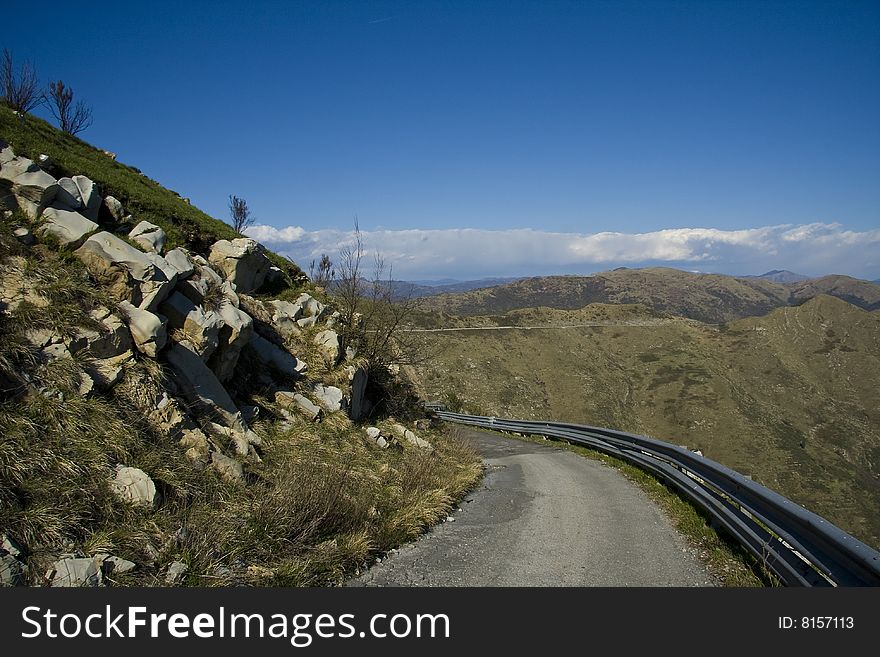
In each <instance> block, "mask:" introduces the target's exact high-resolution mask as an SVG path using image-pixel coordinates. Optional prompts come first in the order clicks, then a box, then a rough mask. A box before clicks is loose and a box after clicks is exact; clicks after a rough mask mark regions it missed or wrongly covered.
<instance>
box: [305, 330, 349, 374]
mask: <svg viewBox="0 0 880 657" xmlns="http://www.w3.org/2000/svg"><path fill="white" fill-rule="evenodd" d="M312 342H314V343H315V344H316V345H317V346H318V349H319V350H320V351H321V353H322V354H323V355H324V357H325V359H326V360H327V361H328V362H329V363H330V364H331V365H336V363H338V362H339V355H340V351H341V347H342V343H341V341H340V339H339V334H338V333H337V332H336V331H333V330H331V329H327V330H325V331H321V332H319V333H317V334H316V335H315V337H314V338H312Z"/></svg>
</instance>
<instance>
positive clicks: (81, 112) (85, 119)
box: [47, 80, 92, 135]
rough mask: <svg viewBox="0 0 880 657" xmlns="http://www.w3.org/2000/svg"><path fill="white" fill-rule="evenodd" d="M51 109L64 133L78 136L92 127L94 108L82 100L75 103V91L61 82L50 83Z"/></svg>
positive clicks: (49, 97) (49, 98) (49, 99)
mask: <svg viewBox="0 0 880 657" xmlns="http://www.w3.org/2000/svg"><path fill="white" fill-rule="evenodd" d="M47 98H48V101H49V109H50V110H51V111H52V115H53V116H54V117H55V119H56V120H57V121H58V125H59V127H60V128H61V130H62V131H63V132H66V133H67V134H69V135H77V134H79V133H80V132H82V131H83V130H85V129H86V128H88V127H89V126H90V125H92V108H91V107H89V106H88V105H86V104H84V103H83V102H82V101H81V100H78V101H76V104H75V105H74V103H73V89H72V88H71V87H68V86H66V85H65V84H64V83H63V82H62V81H61V80H56V81H55V82H50V83H49V92H48V96H47Z"/></svg>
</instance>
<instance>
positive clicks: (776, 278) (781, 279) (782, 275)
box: [743, 269, 810, 284]
mask: <svg viewBox="0 0 880 657" xmlns="http://www.w3.org/2000/svg"><path fill="white" fill-rule="evenodd" d="M743 278H763V279H764V280H765V281H773V282H774V283H782V284H785V283H798V282H800V281H805V280H807V279H809V278H810V277H809V276H804V275H803V274H795V273H794V272H793V271H788V270H787V269H774V270H773V271H768V272H767V273H765V274H761V275H760V276H743Z"/></svg>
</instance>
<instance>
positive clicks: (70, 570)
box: [46, 557, 103, 587]
mask: <svg viewBox="0 0 880 657" xmlns="http://www.w3.org/2000/svg"><path fill="white" fill-rule="evenodd" d="M46 579H48V580H50V585H51V586H61V587H74V586H77V587H78V586H90V587H95V586H101V585H102V583H103V573H102V572H101V562H99V561H98V560H97V559H95V558H80V559H77V558H74V557H62V558H61V559H59V560H58V561H56V562H55V563H53V564H52V567H51V568H50V569H49V572H48V573H46Z"/></svg>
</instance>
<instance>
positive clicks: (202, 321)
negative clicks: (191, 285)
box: [159, 292, 223, 361]
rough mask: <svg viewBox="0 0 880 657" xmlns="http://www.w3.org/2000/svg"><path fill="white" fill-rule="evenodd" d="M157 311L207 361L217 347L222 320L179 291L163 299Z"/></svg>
mask: <svg viewBox="0 0 880 657" xmlns="http://www.w3.org/2000/svg"><path fill="white" fill-rule="evenodd" d="M159 311H160V312H161V313H162V314H163V315H164V316H165V317H167V318H168V326H170V327H171V328H174V329H177V330H178V331H180V332H181V333H182V335H183V338H184V339H186V340H188V341H189V342H190V343H191V344H192V345H193V347H195V351H196V353H197V354H199V356H201V357H202V360H205V361H207V360H208V358H210V357H211V354H212V353H214V350H215V349H216V348H217V345H218V340H219V335H220V329H221V327H222V326H223V320H222V318H221V317H220V315H218V314H217V313H215V312H214V311H212V310H205V308H204V307H202V306H196V305H195V304H193V302H192V301H190V300H189V299H188V298H187V297H185V296H184V295H182V294H181V293H180V292H174V293H173V294H172V295H171V296H170V297H168V299H167V300H165V301H164V302H163V303H162V305H161V306H159Z"/></svg>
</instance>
